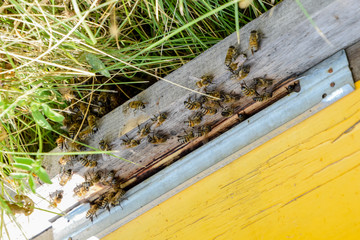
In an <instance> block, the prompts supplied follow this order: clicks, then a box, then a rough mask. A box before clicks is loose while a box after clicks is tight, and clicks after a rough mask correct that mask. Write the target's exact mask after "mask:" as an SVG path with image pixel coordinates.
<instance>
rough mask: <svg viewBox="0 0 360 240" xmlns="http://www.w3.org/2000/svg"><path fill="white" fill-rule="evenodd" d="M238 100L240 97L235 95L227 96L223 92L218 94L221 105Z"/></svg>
mask: <svg viewBox="0 0 360 240" xmlns="http://www.w3.org/2000/svg"><path fill="white" fill-rule="evenodd" d="M239 99H240V95H236V94H233V93H230V94H227V93H224V92H222V91H221V92H220V101H221V102H223V103H229V102H235V101H237V100H239Z"/></svg>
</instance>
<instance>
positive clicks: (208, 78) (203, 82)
mask: <svg viewBox="0 0 360 240" xmlns="http://www.w3.org/2000/svg"><path fill="white" fill-rule="evenodd" d="M192 78H193V79H196V80H199V81H197V82H196V86H197V87H198V88H203V87H206V86H209V84H211V83H212V81H213V79H214V76H212V75H204V76H202V77H201V78H200V79H199V78H196V77H192Z"/></svg>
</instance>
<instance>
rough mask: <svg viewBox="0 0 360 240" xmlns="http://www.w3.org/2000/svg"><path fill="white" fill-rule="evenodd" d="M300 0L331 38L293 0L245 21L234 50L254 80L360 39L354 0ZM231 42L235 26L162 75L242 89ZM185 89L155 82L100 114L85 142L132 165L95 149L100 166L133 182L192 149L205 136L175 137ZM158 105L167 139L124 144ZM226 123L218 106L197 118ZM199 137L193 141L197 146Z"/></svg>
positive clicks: (294, 68) (292, 69) (244, 103)
mask: <svg viewBox="0 0 360 240" xmlns="http://www.w3.org/2000/svg"><path fill="white" fill-rule="evenodd" d="M301 2H302V4H303V5H304V7H305V8H306V9H307V10H308V12H309V14H310V16H311V17H312V18H313V20H314V21H315V22H316V24H317V26H318V27H319V28H320V29H321V31H322V33H323V34H324V35H325V36H326V37H327V39H328V40H329V41H330V42H331V44H332V45H329V44H327V43H326V42H325V41H324V40H323V39H322V38H321V37H320V36H319V34H318V33H317V32H316V30H315V29H314V27H313V26H312V25H311V24H310V22H309V20H308V19H307V18H306V17H305V15H304V14H303V12H302V11H301V10H300V8H299V7H298V6H297V5H296V3H295V2H294V1H283V2H282V3H281V4H279V5H278V6H276V7H275V8H274V9H273V10H272V11H270V12H268V13H266V14H264V15H262V16H260V17H259V18H258V19H256V20H254V21H252V22H251V23H249V24H247V25H246V26H244V27H243V28H242V29H241V31H240V39H241V44H240V46H237V48H238V49H239V51H241V52H246V53H247V55H248V56H249V59H248V61H247V64H249V65H250V66H251V70H250V74H249V76H248V77H247V78H246V79H245V81H246V83H247V84H251V82H252V79H253V78H255V77H264V76H266V77H267V78H272V79H274V80H275V82H276V83H279V82H280V81H281V80H283V79H286V78H288V77H289V76H291V75H292V74H298V73H302V72H304V71H306V70H307V69H309V68H310V67H312V66H314V65H315V64H317V63H319V62H320V61H322V60H324V59H325V58H327V57H329V56H330V55H332V54H334V53H335V52H337V51H338V50H340V49H343V48H346V47H348V46H349V45H351V44H353V43H354V42H356V41H358V40H359V39H360V25H359V24H358V22H359V20H360V15H359V14H358V10H359V8H360V2H359V1H357V0H344V1H341V2H340V1H335V0H332V1H328V0H321V1H320V0H319V1H311V0H303V1H301ZM254 29H256V30H258V31H259V32H261V34H262V35H263V38H262V40H261V43H260V50H259V51H258V52H256V53H255V54H254V55H253V56H252V55H251V54H250V52H249V50H248V42H247V41H248V39H249V34H250V31H251V30H254ZM236 43H237V39H236V34H235V33H234V34H232V35H230V36H229V37H227V38H226V39H224V40H223V41H221V42H220V43H218V44H216V45H215V46H213V47H212V48H210V49H209V50H207V51H206V52H204V53H203V54H201V55H200V56H199V57H197V58H196V59H194V60H192V61H191V62H189V63H188V64H186V65H184V66H183V67H181V68H179V69H178V70H176V71H174V72H173V73H171V74H169V75H168V76H167V77H166V78H167V79H169V80H171V81H173V82H176V83H179V84H182V85H184V86H186V87H189V88H192V89H195V88H196V86H195V81H194V80H191V79H190V78H189V77H190V76H195V77H201V76H202V75H204V74H212V75H214V76H215V79H214V84H213V86H216V88H217V89H219V90H224V91H226V92H231V91H234V92H235V93H240V82H236V81H231V80H230V79H229V78H230V72H229V71H228V70H227V69H226V67H225V65H224V59H225V54H226V51H227V48H228V47H229V46H230V45H236ZM285 91H286V90H285V87H284V86H281V87H280V88H278V89H277V92H276V96H275V97H274V99H276V98H277V97H279V96H281V95H284V93H285ZM189 96H194V94H193V93H190V92H188V91H186V90H183V89H181V88H178V87H174V86H172V85H170V84H168V83H165V82H162V81H160V82H158V83H156V84H154V85H153V86H152V87H150V88H149V89H147V90H146V91H144V92H143V93H141V94H139V95H138V96H136V97H135V98H134V99H132V101H133V100H141V101H144V102H147V103H148V104H147V105H146V108H145V109H144V110H143V111H141V110H139V111H136V112H134V111H131V110H130V109H128V107H127V104H124V105H123V106H120V107H118V108H117V109H115V110H113V111H112V112H110V113H109V114H107V115H106V116H105V117H103V118H102V119H101V120H100V121H99V131H98V133H97V134H95V136H94V137H93V139H91V140H90V141H89V144H90V145H92V146H95V147H97V146H98V142H99V141H100V140H101V139H102V138H105V139H106V140H108V141H110V142H111V144H112V146H113V147H112V150H114V151H117V153H115V154H116V155H117V156H120V157H122V158H125V159H128V160H130V161H132V162H135V163H136V164H131V163H128V162H125V161H122V160H119V159H115V158H111V157H108V156H102V155H98V156H94V159H96V160H97V161H98V165H99V168H102V169H104V168H106V169H115V170H117V171H118V175H119V176H120V177H122V178H123V179H124V181H127V182H126V183H125V184H124V186H132V185H134V184H136V183H137V182H139V181H141V180H143V179H144V178H146V177H148V176H149V175H151V174H153V173H154V172H156V171H158V170H159V169H161V168H163V167H165V166H166V165H168V164H170V163H171V162H173V161H175V160H176V159H178V158H179V157H181V156H182V154H186V153H187V152H190V151H191V150H192V149H193V148H194V147H198V146H200V145H201V144H203V143H206V141H207V140H206V139H199V140H197V142H196V141H195V145H194V147H188V148H187V149H183V150H182V151H181V152H179V149H182V148H183V146H181V145H180V144H179V143H178V142H177V137H176V136H177V135H180V134H183V132H182V128H185V124H184V121H185V120H187V118H188V116H189V115H191V114H193V112H191V111H189V110H187V109H185V108H184V104H183V102H184V101H185V100H186V99H187V98H188V97H189ZM266 104H268V103H256V104H254V102H253V100H252V99H251V98H249V97H243V98H241V99H240V101H238V102H237V103H236V104H235V106H236V107H237V109H238V110H239V111H245V112H249V111H253V112H252V113H255V112H256V110H253V109H254V108H256V109H261V108H262V107H264V106H265V105H266ZM251 109H252V110H251ZM159 112H167V113H168V114H169V119H168V120H167V121H166V122H165V123H164V124H163V125H162V126H160V127H158V128H156V129H155V130H156V131H158V130H160V131H162V132H163V133H166V134H167V135H168V137H169V139H168V140H167V142H166V143H163V144H157V145H152V144H149V143H147V142H146V141H142V142H141V144H140V145H139V146H137V147H135V148H133V149H126V148H124V147H123V146H121V142H122V141H121V138H123V137H122V136H123V135H124V134H125V133H126V134H127V135H128V136H129V137H134V136H136V135H137V125H138V124H145V123H150V122H151V120H150V118H151V117H152V116H153V115H154V114H158V113H159ZM231 121H233V122H231ZM224 122H226V121H224V120H223V118H222V117H221V115H220V113H217V114H216V115H214V116H211V117H210V116H205V117H204V120H203V122H202V124H210V125H219V124H220V123H221V124H224ZM227 123H228V125H229V126H231V125H232V124H236V121H235V119H234V117H233V118H230V119H229V120H227ZM225 125H226V124H225ZM224 130H226V127H225V128H221V129H216V130H214V132H213V134H212V135H211V136H216V135H217V134H219V133H220V132H218V131H224ZM196 143H198V144H197V145H196ZM180 153H181V154H180ZM56 161H57V158H52V159H50V160H49V161H48V162H49V163H50V164H48V167H49V169H53V166H56V164H53V163H54V162H56ZM54 169H56V167H54ZM73 169H74V171H75V172H77V174H80V175H83V174H84V173H85V172H86V171H87V170H88V169H86V168H83V167H82V166H80V165H79V164H75V166H74V167H73ZM57 173H58V170H53V171H52V174H51V175H52V176H54V175H55V174H57Z"/></svg>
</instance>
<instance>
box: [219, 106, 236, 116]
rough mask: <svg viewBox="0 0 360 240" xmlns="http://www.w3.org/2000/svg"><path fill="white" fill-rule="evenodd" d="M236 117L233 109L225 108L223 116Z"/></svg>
mask: <svg viewBox="0 0 360 240" xmlns="http://www.w3.org/2000/svg"><path fill="white" fill-rule="evenodd" d="M232 115H234V109H233V108H224V109H223V111H222V112H221V116H223V117H225V118H228V117H231V116H232Z"/></svg>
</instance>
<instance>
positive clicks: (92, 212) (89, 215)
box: [86, 200, 100, 222]
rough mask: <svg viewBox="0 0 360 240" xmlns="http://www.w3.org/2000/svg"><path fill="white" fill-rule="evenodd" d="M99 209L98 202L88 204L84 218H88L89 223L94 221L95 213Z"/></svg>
mask: <svg viewBox="0 0 360 240" xmlns="http://www.w3.org/2000/svg"><path fill="white" fill-rule="evenodd" d="M99 209H100V203H99V201H97V200H95V201H93V202H91V203H90V209H89V210H88V211H87V212H86V218H90V220H91V222H92V221H93V220H94V216H96V212H97V211H98V210H99Z"/></svg>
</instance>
